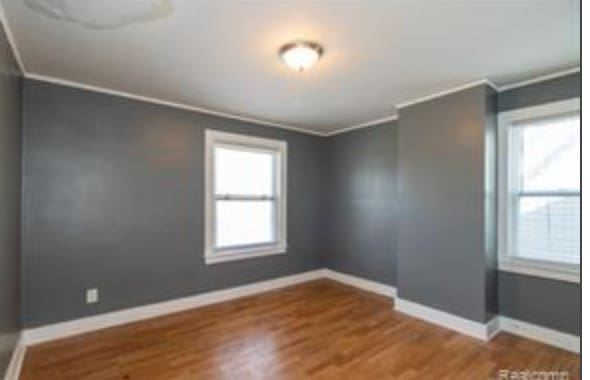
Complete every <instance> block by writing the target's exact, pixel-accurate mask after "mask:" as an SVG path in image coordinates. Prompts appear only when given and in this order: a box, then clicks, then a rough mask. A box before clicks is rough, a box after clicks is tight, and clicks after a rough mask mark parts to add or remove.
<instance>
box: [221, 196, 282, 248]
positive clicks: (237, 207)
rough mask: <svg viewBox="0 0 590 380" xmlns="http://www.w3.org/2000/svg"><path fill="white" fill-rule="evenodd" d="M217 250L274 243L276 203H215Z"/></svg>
mask: <svg viewBox="0 0 590 380" xmlns="http://www.w3.org/2000/svg"><path fill="white" fill-rule="evenodd" d="M215 204H216V226H215V232H216V236H215V241H216V247H217V248H227V247H232V246H241V245H251V244H265V243H271V242H273V241H274V240H275V238H274V227H273V226H274V201H216V202H215Z"/></svg>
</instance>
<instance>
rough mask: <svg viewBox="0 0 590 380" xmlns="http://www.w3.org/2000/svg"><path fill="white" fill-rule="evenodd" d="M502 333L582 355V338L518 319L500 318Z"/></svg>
mask: <svg viewBox="0 0 590 380" xmlns="http://www.w3.org/2000/svg"><path fill="white" fill-rule="evenodd" d="M500 328H501V329H502V331H506V332H508V333H511V334H514V335H518V336H522V337H524V338H528V339H532V340H536V341H538V342H541V343H545V344H548V345H551V346H555V347H558V348H561V349H563V350H567V351H571V352H575V353H580V343H581V340H580V337H579V336H577V335H573V334H568V333H564V332H561V331H557V330H553V329H550V328H547V327H543V326H539V325H534V324H532V323H528V322H524V321H519V320H517V319H512V318H508V317H505V316H501V317H500Z"/></svg>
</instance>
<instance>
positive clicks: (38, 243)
mask: <svg viewBox="0 0 590 380" xmlns="http://www.w3.org/2000/svg"><path fill="white" fill-rule="evenodd" d="M206 128H212V129H219V130H225V131H232V132H236V133H246V134H251V135H257V136H263V137H269V138H277V139H284V140H286V141H287V142H288V149H289V153H288V154H289V157H288V165H289V171H288V244H289V249H288V252H287V253H286V254H284V255H276V256H269V257H263V258H256V259H249V260H244V261H235V262H231V263H220V264H215V265H210V266H206V265H205V263H204V259H203V230H204V226H203V219H204V216H203V210H204V205H203V181H204V178H203V154H204V151H203V149H204V146H203V137H204V130H205V129H206ZM23 133H24V178H23V179H24V192H23V197H24V199H23V207H24V213H23V217H24V218H23V219H24V220H23V262H24V272H23V276H24V281H23V285H24V291H23V314H24V315H23V320H24V323H25V325H26V326H35V325H41V324H46V323H52V322H58V321H63V320H68V319H72V318H78V317H83V316H87V315H92V314H97V313H101V312H106V311H111V310H116V309H121V308H126V307H131V306H137V305H142V304H147V303H152V302H157V301H163V300H168V299H172V298H176V297H182V296H187V295H192V294H196V293H200V292H204V291H208V290H213V289H219V288H225V287H231V286H236V285H241V284H245V283H249V282H253V281H258V280H264V279H270V278H273V277H278V276H283V275H288V274H294V273H298V272H303V271H307V270H311V269H316V268H318V267H319V265H320V264H319V251H318V249H319V243H318V242H319V237H320V235H321V234H320V232H319V228H318V226H319V220H320V194H321V191H322V187H321V179H322V176H321V175H322V173H321V167H320V166H319V165H318V162H321V157H320V154H321V151H322V143H323V140H322V138H320V137H314V136H311V135H306V134H301V133H295V132H290V131H286V130H281V129H277V128H272V127H263V126H259V125H253V124H248V123H244V122H239V121H232V120H227V119H222V118H217V117H212V116H207V115H201V114H197V113H194V112H188V111H183V110H178V109H173V108H169V107H163V106H158V105H154V104H149V103H143V102H139V101H134V100H130V99H124V98H120V97H114V96H110V95H105V94H99V93H93V92H88V91H83V90H77V89H72V88H67V87H62V86H57V85H52V84H47V83H42V82H37V81H32V80H26V81H25V88H24V131H23ZM90 287H98V288H99V291H100V302H99V303H98V304H94V305H86V304H85V302H84V297H85V295H84V293H85V289H87V288H90Z"/></svg>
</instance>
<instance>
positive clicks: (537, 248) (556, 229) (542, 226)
mask: <svg viewBox="0 0 590 380" xmlns="http://www.w3.org/2000/svg"><path fill="white" fill-rule="evenodd" d="M516 222H517V225H516V229H517V247H516V248H517V249H516V251H517V255H518V256H519V257H523V258H532V259H537V260H548V261H555V262H566V263H572V264H578V263H579V262H580V198H579V197H577V196H552V197H544V196H543V197H541V196H522V197H519V201H518V211H517V221H516Z"/></svg>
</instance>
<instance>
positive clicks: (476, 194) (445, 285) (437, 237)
mask: <svg viewBox="0 0 590 380" xmlns="http://www.w3.org/2000/svg"><path fill="white" fill-rule="evenodd" d="M494 97H495V94H494V92H493V91H491V90H490V89H489V87H488V86H485V85H480V86H477V87H473V88H470V89H467V90H464V91H460V92H456V93H453V94H450V95H447V96H444V97H440V98H436V99H432V100H429V101H426V102H422V103H418V104H414V105H411V106H408V107H405V108H402V109H401V110H400V112H399V143H398V146H399V183H400V190H399V191H400V193H399V194H400V205H401V216H400V222H399V225H400V228H399V240H398V268H397V269H398V278H397V279H398V281H397V287H398V293H399V295H400V297H401V298H404V299H408V300H410V301H414V302H418V303H420V304H423V305H427V306H430V307H434V308H436V309H440V310H444V311H447V312H450V313H452V314H456V315H459V316H462V317H465V318H468V319H471V320H474V321H478V322H485V321H487V320H488V319H489V318H490V317H491V315H493V314H494V312H495V308H496V307H495V305H496V284H495V274H494V273H495V268H496V266H495V258H494V256H495V249H494V247H495V243H494V240H495V230H494V228H493V224H494V222H495V212H494V210H495V201H494V198H495V184H494V182H493V179H494V172H493V171H494V164H493V163H494V162H495V149H494V140H495V130H496V128H495V118H494V117H491V116H492V115H493V113H494V112H495V100H494V99H493V98H494ZM488 140H491V141H488ZM489 171H492V172H491V173H490V172H489ZM490 181H492V182H490ZM490 223H491V225H490Z"/></svg>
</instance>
